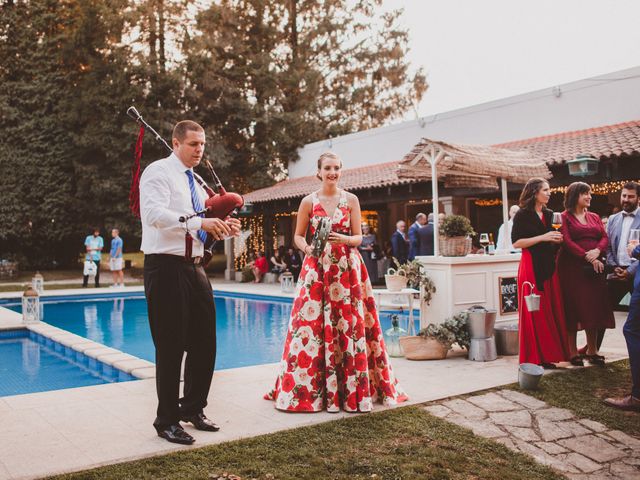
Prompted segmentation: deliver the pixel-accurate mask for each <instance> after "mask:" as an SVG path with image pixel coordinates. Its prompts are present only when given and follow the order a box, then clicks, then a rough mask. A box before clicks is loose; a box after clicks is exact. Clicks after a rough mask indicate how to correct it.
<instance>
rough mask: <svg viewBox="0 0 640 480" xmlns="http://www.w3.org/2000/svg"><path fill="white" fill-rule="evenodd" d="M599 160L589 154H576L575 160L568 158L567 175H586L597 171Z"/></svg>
mask: <svg viewBox="0 0 640 480" xmlns="http://www.w3.org/2000/svg"><path fill="white" fill-rule="evenodd" d="M599 164H600V160H598V159H597V158H595V157H593V156H591V155H578V156H577V157H576V158H575V160H569V161H568V162H567V166H568V167H569V175H573V176H574V177H588V176H590V175H595V174H596V173H598V165H599Z"/></svg>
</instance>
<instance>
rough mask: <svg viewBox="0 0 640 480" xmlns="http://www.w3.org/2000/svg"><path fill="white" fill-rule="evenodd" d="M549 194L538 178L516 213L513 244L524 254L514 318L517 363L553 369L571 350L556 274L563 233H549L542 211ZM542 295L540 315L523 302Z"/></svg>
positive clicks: (547, 216)
mask: <svg viewBox="0 0 640 480" xmlns="http://www.w3.org/2000/svg"><path fill="white" fill-rule="evenodd" d="M550 197H551V191H550V189H549V184H548V183H547V181H546V180H544V179H542V178H532V179H531V180H529V181H528V182H527V184H526V185H525V186H524V189H523V190H522V193H521V195H520V202H519V203H520V210H519V211H518V213H516V215H515V216H514V218H513V231H512V232H511V239H512V241H513V246H514V247H515V248H521V249H522V259H521V260H520V267H519V268H518V297H519V298H518V305H519V308H518V317H519V330H520V363H535V364H538V365H542V366H543V367H545V368H555V365H554V364H555V363H557V362H562V361H565V360H568V358H569V347H568V343H567V332H566V326H565V316H564V307H563V304H562V296H561V291H560V282H559V280H558V276H557V274H556V260H555V259H556V252H557V247H558V245H560V244H561V243H562V234H561V233H560V232H556V231H553V229H552V227H551V220H552V215H553V212H551V210H549V209H548V208H546V206H547V203H548V202H549V198H550ZM524 282H530V283H531V284H532V285H533V293H536V294H538V295H540V310H538V311H537V312H531V311H529V310H528V309H527V307H526V305H525V301H524V295H525V293H526V294H527V295H528V294H529V285H526V286H525V285H524Z"/></svg>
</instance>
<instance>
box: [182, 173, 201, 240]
mask: <svg viewBox="0 0 640 480" xmlns="http://www.w3.org/2000/svg"><path fill="white" fill-rule="evenodd" d="M184 173H186V174H187V178H188V179H189V190H191V205H193V209H194V210H195V211H196V212H199V211H201V210H202V209H203V208H202V203H201V202H200V197H199V196H198V192H196V184H195V182H194V181H193V172H192V171H191V170H187V171H186V172H184ZM200 216H201V217H204V214H202V215H200ZM198 238H199V239H200V241H201V242H202V243H203V244H205V243H206V242H207V232H205V231H204V230H198Z"/></svg>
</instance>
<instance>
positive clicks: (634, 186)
mask: <svg viewBox="0 0 640 480" xmlns="http://www.w3.org/2000/svg"><path fill="white" fill-rule="evenodd" d="M622 189H623V190H635V191H636V195H638V196H640V184H638V183H636V182H627V183H625V184H624V185H623V186H622Z"/></svg>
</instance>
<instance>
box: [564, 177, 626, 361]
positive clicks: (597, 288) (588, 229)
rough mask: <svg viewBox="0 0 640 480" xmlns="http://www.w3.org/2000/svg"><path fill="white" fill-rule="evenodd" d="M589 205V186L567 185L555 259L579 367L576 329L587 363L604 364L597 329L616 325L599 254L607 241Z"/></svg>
mask: <svg viewBox="0 0 640 480" xmlns="http://www.w3.org/2000/svg"><path fill="white" fill-rule="evenodd" d="M590 206H591V187H590V186H589V185H587V184H586V183H583V182H574V183H572V184H571V185H569V187H568V188H567V192H566V194H565V197H564V208H565V209H566V210H565V211H564V212H563V213H562V228H561V232H562V236H563V238H564V243H563V245H562V249H561V250H560V256H559V258H558V274H559V275H560V285H561V287H562V292H563V296H564V310H565V316H566V321H567V332H568V336H569V350H570V355H571V360H570V361H571V364H572V365H576V366H582V365H583V362H582V358H581V357H580V355H578V351H577V347H576V334H577V332H578V330H585V333H586V335H587V354H586V355H585V356H584V358H586V359H587V360H588V361H589V363H591V364H597V365H604V357H602V356H600V355H598V347H597V338H598V330H603V329H605V328H615V326H616V323H615V320H614V318H613V310H611V306H610V303H609V295H608V290H607V280H606V278H605V275H604V263H603V261H602V259H601V258H602V255H603V254H604V253H605V252H606V251H607V245H608V243H609V240H608V238H607V232H605V230H604V227H603V226H602V221H601V220H600V217H599V216H598V215H596V214H595V213H592V212H589V211H587V209H588V208H589V207H590Z"/></svg>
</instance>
